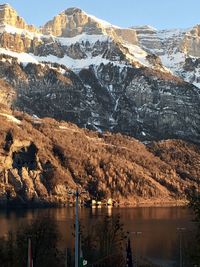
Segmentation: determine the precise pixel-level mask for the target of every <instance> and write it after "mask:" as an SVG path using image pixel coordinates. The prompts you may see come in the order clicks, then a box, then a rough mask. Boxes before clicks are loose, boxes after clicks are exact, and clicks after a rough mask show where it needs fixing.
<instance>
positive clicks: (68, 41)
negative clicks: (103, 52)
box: [56, 33, 110, 46]
mask: <svg viewBox="0 0 200 267" xmlns="http://www.w3.org/2000/svg"><path fill="white" fill-rule="evenodd" d="M109 39H110V38H109V37H108V36H107V35H100V34H98V35H97V34H96V35H95V34H92V35H89V34H86V33H82V34H79V35H77V36H74V37H57V38H56V40H57V41H58V42H60V44H61V45H64V46H70V45H72V44H75V43H80V44H81V43H82V42H83V43H86V42H89V43H90V44H95V43H96V42H98V41H99V42H106V41H108V40H109Z"/></svg>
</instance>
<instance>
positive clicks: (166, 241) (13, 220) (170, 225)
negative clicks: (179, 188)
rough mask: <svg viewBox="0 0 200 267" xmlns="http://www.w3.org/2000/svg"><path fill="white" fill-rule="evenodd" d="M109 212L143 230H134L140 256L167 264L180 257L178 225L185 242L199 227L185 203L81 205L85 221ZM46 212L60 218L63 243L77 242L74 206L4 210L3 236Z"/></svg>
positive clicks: (129, 227)
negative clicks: (122, 205)
mask: <svg viewBox="0 0 200 267" xmlns="http://www.w3.org/2000/svg"><path fill="white" fill-rule="evenodd" d="M105 214H108V215H111V214H120V215H121V219H122V222H123V223H124V226H125V229H126V230H127V231H129V232H141V234H138V235H137V236H136V235H135V234H134V233H132V234H131V238H132V246H133V250H134V251H137V257H145V258H149V259H151V260H153V261H154V262H155V263H159V264H160V265H161V266H163V267H168V266H169V267H171V266H173V263H175V262H177V261H178V255H179V254H178V253H179V234H178V231H177V228H180V227H181V228H185V231H184V233H183V243H186V242H187V239H188V238H189V236H191V233H192V231H193V230H194V228H195V223H194V222H192V218H193V215H192V214H191V212H190V211H189V210H188V209H187V208H184V207H173V208H172V207H161V208H159V207H155V208H94V209H92V208H80V219H81V221H83V222H84V224H85V225H87V224H89V223H91V221H95V220H96V221H97V219H101V218H103V216H104V215H105ZM44 215H46V216H51V217H52V218H53V219H55V220H56V222H57V224H58V227H59V231H60V232H61V234H62V237H63V239H62V241H61V245H62V246H63V247H65V246H66V243H68V244H69V243H71V242H73V240H72V239H73V237H72V235H71V229H72V227H71V225H72V222H73V219H74V215H75V211H74V208H62V209H38V210H23V211H19V210H17V211H9V212H6V211H0V236H3V235H5V234H6V233H7V232H8V231H9V230H13V231H15V229H16V228H17V227H19V226H20V225H21V224H22V223H23V222H25V221H31V220H33V219H34V218H37V217H41V216H44ZM102 234H103V233H102ZM133 239H134V240H133ZM183 247H184V245H183Z"/></svg>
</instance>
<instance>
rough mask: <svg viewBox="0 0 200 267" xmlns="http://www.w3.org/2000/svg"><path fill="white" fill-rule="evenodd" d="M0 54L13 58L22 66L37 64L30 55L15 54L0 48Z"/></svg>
mask: <svg viewBox="0 0 200 267" xmlns="http://www.w3.org/2000/svg"><path fill="white" fill-rule="evenodd" d="M0 54H5V55H8V56H11V57H15V58H17V59H18V61H19V62H21V63H23V64H24V65H26V64H28V63H34V64H38V63H39V62H38V61H37V60H36V59H35V57H34V56H33V55H31V54H27V53H17V52H13V51H10V50H7V49H5V48H0Z"/></svg>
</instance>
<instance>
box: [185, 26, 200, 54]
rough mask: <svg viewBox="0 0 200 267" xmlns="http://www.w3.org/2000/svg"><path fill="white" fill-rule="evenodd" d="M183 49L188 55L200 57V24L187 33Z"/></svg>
mask: <svg viewBox="0 0 200 267" xmlns="http://www.w3.org/2000/svg"><path fill="white" fill-rule="evenodd" d="M181 49H182V51H183V52H185V53H187V54H188V56H192V57H200V25H196V26H195V27H194V28H192V29H191V30H190V31H188V32H187V33H186V34H185V36H184V39H183V41H182V44H181Z"/></svg>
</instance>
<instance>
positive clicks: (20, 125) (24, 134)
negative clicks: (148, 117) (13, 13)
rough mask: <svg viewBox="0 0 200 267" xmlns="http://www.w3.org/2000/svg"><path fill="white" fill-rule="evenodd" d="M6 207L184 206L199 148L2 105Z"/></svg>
mask: <svg viewBox="0 0 200 267" xmlns="http://www.w3.org/2000/svg"><path fill="white" fill-rule="evenodd" d="M0 123H1V128H0V166H1V167H0V205H2V206H6V205H8V206H10V205H15V206H16V205H28V206H34V205H39V206H41V205H60V204H70V203H74V196H73V194H72V192H73V190H74V189H76V187H77V186H78V187H79V189H80V190H85V191H86V194H85V195H84V200H85V201H87V200H90V199H97V200H102V201H105V202H106V201H107V200H108V198H110V197H111V198H112V199H113V200H114V201H115V202H116V203H118V204H120V205H124V204H131V205H140V204H144V205H153V204H156V203H157V204H172V203H174V204H175V203H178V204H179V203H183V202H184V201H185V198H186V195H187V193H188V192H190V191H191V190H197V188H198V184H199V176H198V174H199V171H200V169H199V168H200V167H199V162H200V151H199V148H198V147H196V146H194V145H191V144H189V143H186V142H183V141H179V140H171V141H170V140H168V141H162V142H158V143H156V142H154V143H151V144H149V145H148V147H146V146H145V145H144V144H142V143H140V142H138V141H137V140H135V139H133V138H130V137H123V136H122V135H120V134H117V135H112V134H110V133H106V134H99V133H97V132H91V131H88V130H83V129H80V128H78V127H77V126H75V125H72V124H69V123H64V122H62V123H61V122H60V123H59V122H57V121H55V120H52V119H43V120H42V119H39V118H37V117H36V116H34V117H30V116H28V115H27V114H25V113H20V112H14V113H12V112H11V111H9V110H7V111H5V110H2V109H1V108H0Z"/></svg>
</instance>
